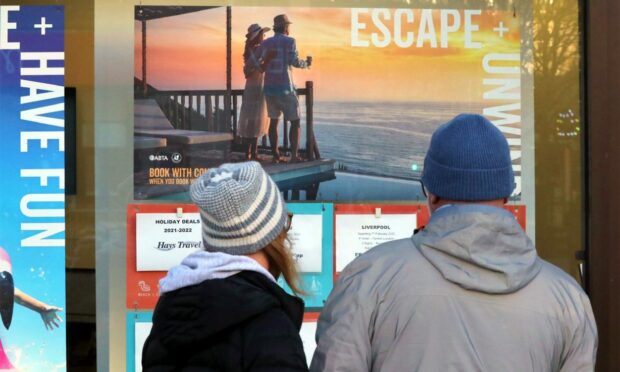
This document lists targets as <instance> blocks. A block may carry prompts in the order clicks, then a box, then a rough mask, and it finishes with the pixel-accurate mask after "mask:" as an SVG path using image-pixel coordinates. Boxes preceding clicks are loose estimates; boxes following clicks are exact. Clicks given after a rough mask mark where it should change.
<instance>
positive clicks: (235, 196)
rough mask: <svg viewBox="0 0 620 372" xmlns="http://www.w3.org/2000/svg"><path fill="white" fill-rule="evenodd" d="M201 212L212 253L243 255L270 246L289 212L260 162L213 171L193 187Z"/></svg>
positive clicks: (226, 166)
mask: <svg viewBox="0 0 620 372" xmlns="http://www.w3.org/2000/svg"><path fill="white" fill-rule="evenodd" d="M189 192H190V197H191V199H192V201H193V202H194V203H196V205H198V207H199V208H200V217H201V220H202V240H203V244H204V247H205V249H206V250H207V251H209V252H224V253H228V254H233V255H244V254H250V253H254V252H257V251H259V250H261V249H263V248H264V247H265V246H267V244H269V243H271V242H272V241H273V240H274V239H275V238H276V237H277V236H278V235H279V234H280V233H281V232H282V230H283V229H284V226H285V225H286V223H287V220H288V212H287V210H286V205H285V203H284V200H283V199H282V196H281V195H280V191H279V190H278V187H277V186H276V184H275V182H273V180H272V179H271V177H269V175H267V173H265V171H264V170H263V168H262V167H261V165H260V164H259V163H257V162H245V163H236V164H223V165H221V166H220V167H218V168H212V169H210V170H209V171H208V172H207V173H205V174H203V175H202V176H201V177H200V178H198V179H197V180H196V181H194V183H193V184H192V186H191V187H190V190H189Z"/></svg>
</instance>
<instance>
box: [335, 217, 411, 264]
mask: <svg viewBox="0 0 620 372" xmlns="http://www.w3.org/2000/svg"><path fill="white" fill-rule="evenodd" d="M416 223H417V220H416V215H415V214H384V215H382V216H381V217H379V218H377V217H375V215H372V214H340V215H336V248H335V249H336V271H337V272H341V271H342V270H343V269H344V268H345V266H347V265H348V264H349V263H350V262H351V261H353V260H354V259H355V258H356V257H358V256H360V255H361V254H363V253H364V252H366V251H368V250H369V249H371V248H373V247H375V246H377V245H379V244H381V243H385V242H389V241H392V240H396V239H404V238H409V237H411V235H413V230H414V229H415V228H416Z"/></svg>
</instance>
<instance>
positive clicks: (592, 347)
mask: <svg viewBox="0 0 620 372" xmlns="http://www.w3.org/2000/svg"><path fill="white" fill-rule="evenodd" d="M579 300H581V301H580V303H579V305H581V306H579V307H577V308H576V309H574V310H573V314H571V315H572V316H571V317H570V323H571V325H572V327H571V332H570V333H569V335H568V341H567V344H566V347H565V354H564V356H563V361H562V365H561V367H560V372H591V371H594V364H595V361H596V349H597V347H598V334H597V330H596V323H595V320H594V315H593V314H592V306H591V305H590V300H589V299H588V297H587V295H586V294H585V293H581V294H580V298H579Z"/></svg>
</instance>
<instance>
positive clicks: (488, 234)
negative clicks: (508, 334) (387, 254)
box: [413, 204, 542, 294]
mask: <svg viewBox="0 0 620 372" xmlns="http://www.w3.org/2000/svg"><path fill="white" fill-rule="evenodd" d="M413 241H414V244H415V245H416V246H417V247H418V249H420V251H421V252H422V254H423V255H424V257H426V259H427V260H428V261H429V262H430V263H431V264H432V265H433V266H435V268H436V269H437V270H439V272H440V273H441V275H443V277H444V278H445V279H446V280H448V281H450V282H453V283H455V284H458V285H459V286H461V287H463V288H465V289H469V290H474V291H478V292H484V293H491V294H506V293H512V292H515V291H517V290H519V289H521V288H522V287H524V286H526V285H527V284H528V283H529V282H530V281H531V280H532V279H534V278H535V277H536V275H538V273H539V271H540V269H541V265H542V263H541V260H540V259H539V258H538V255H537V253H536V248H535V247H534V244H533V243H532V241H531V240H530V239H529V238H528V237H527V235H526V234H525V232H524V231H523V229H522V228H521V226H520V225H519V223H518V222H517V221H516V219H515V218H514V216H513V215H512V214H511V213H510V212H508V211H506V210H504V209H501V208H495V207H490V206H484V205H472V204H468V205H451V206H447V207H444V208H441V209H440V210H437V211H436V212H435V213H433V215H432V216H431V219H430V221H429V223H428V225H426V227H425V228H424V229H423V230H421V231H420V232H419V233H418V234H416V235H414V236H413Z"/></svg>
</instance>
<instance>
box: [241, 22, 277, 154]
mask: <svg viewBox="0 0 620 372" xmlns="http://www.w3.org/2000/svg"><path fill="white" fill-rule="evenodd" d="M269 30H271V29H270V28H269V27H261V26H260V25H258V24H257V23H254V24H252V25H251V26H250V27H248V33H247V34H246V35H245V37H246V41H245V51H244V52H243V63H244V64H243V73H244V75H245V79H246V80H245V89H244V91H243V101H242V103H241V112H240V114H239V121H238V124H237V136H238V137H239V138H240V139H241V141H242V143H243V144H244V145H245V146H246V155H245V156H246V160H258V139H259V138H261V137H262V136H264V135H266V134H267V131H268V130H269V119H268V118H267V106H266V103H265V97H264V96H263V75H264V74H263V68H262V67H263V64H264V61H262V60H261V59H260V44H261V43H262V42H263V39H264V37H265V32H267V31H269Z"/></svg>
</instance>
